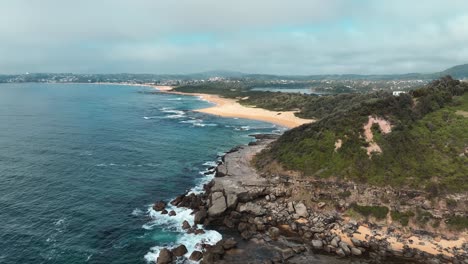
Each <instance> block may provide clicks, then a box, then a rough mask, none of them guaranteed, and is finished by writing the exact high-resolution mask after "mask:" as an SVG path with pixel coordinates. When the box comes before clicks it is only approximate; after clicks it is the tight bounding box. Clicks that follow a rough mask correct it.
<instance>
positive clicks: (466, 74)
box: [441, 64, 468, 79]
mask: <svg viewBox="0 0 468 264" xmlns="http://www.w3.org/2000/svg"><path fill="white" fill-rule="evenodd" d="M441 74H445V75H451V76H453V77H454V78H457V79H463V78H468V64H463V65H457V66H454V67H451V68H449V69H447V70H445V71H443V72H442V73H441Z"/></svg>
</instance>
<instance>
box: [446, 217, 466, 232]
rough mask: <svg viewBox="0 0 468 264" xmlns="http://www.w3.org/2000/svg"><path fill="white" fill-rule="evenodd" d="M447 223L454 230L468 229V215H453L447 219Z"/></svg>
mask: <svg viewBox="0 0 468 264" xmlns="http://www.w3.org/2000/svg"><path fill="white" fill-rule="evenodd" d="M447 225H448V226H449V227H450V228H451V229H454V230H457V231H460V230H464V229H468V217H466V216H451V217H450V218H449V219H448V220H447Z"/></svg>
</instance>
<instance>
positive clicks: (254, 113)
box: [153, 86, 315, 128]
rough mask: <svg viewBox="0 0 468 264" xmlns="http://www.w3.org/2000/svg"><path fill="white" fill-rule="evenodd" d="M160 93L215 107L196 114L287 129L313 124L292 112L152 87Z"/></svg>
mask: <svg viewBox="0 0 468 264" xmlns="http://www.w3.org/2000/svg"><path fill="white" fill-rule="evenodd" d="M153 87H154V88H156V89H158V90H159V91H161V92H166V93H173V94H182V95H192V96H198V97H200V98H201V99H202V100H206V101H208V102H211V103H214V104H215V106H212V107H208V108H204V109H198V110H196V111H197V112H201V113H206V114H212V115H217V116H223V117H237V118H245V119H252V120H260V121H265V122H269V123H273V124H277V125H280V126H283V127H287V128H294V127H298V126H300V125H303V124H307V123H311V122H314V121H315V120H312V119H303V118H299V117H297V116H295V115H294V113H295V112H294V111H282V112H277V111H269V110H265V109H261V108H253V107H246V106H243V105H241V104H239V103H238V102H237V101H236V100H234V99H228V98H222V97H220V96H218V95H212V94H200V93H182V92H177V91H173V87H171V86H153Z"/></svg>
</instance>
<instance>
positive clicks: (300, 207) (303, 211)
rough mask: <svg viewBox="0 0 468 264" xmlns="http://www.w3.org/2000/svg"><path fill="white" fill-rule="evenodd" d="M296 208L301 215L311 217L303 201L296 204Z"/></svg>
mask: <svg viewBox="0 0 468 264" xmlns="http://www.w3.org/2000/svg"><path fill="white" fill-rule="evenodd" d="M294 209H296V214H297V215H298V216H299V217H303V218H307V217H309V213H308V212H307V207H306V206H305V205H304V204H303V203H298V204H296V205H295V206H294Z"/></svg>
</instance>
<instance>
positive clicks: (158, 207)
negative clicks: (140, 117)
mask: <svg viewBox="0 0 468 264" xmlns="http://www.w3.org/2000/svg"><path fill="white" fill-rule="evenodd" d="M164 208H166V203H165V202H164V201H159V202H155V203H154V204H153V210H155V211H157V212H159V211H162V210H164Z"/></svg>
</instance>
